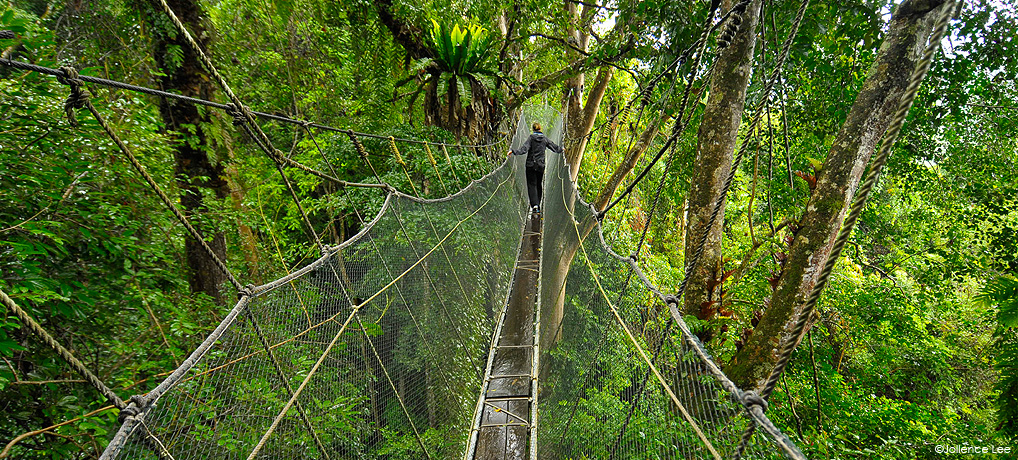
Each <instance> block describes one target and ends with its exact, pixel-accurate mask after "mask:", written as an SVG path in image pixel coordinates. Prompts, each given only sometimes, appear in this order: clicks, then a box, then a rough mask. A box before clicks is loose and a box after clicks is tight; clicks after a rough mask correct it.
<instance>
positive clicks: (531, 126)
mask: <svg viewBox="0 0 1018 460" xmlns="http://www.w3.org/2000/svg"><path fill="white" fill-rule="evenodd" d="M530 128H531V129H533V130H534V131H537V132H541V124H540V123H538V122H536V121H535V122H534V124H532V125H530Z"/></svg>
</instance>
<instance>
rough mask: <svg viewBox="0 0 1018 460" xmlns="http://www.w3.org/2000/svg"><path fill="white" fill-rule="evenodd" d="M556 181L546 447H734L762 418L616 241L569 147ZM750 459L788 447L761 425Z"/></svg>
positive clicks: (616, 451)
mask: <svg viewBox="0 0 1018 460" xmlns="http://www.w3.org/2000/svg"><path fill="white" fill-rule="evenodd" d="M545 184H546V189H545V198H544V203H543V209H544V210H545V217H544V219H545V220H544V230H543V233H544V235H543V238H544V241H543V247H542V251H543V252H542V262H541V272H542V273H541V283H542V285H541V295H540V302H541V305H540V309H541V319H540V321H541V358H540V359H541V361H540V362H541V375H540V382H541V383H540V390H539V398H538V401H539V418H538V436H537V440H538V452H539V455H538V458H541V459H630V458H640V459H671V458H703V459H713V458H732V457H733V454H734V453H735V451H736V450H737V446H738V444H739V440H740V437H741V436H742V433H743V432H744V431H745V429H746V427H747V426H748V425H749V424H750V423H751V421H750V419H749V418H748V416H747V414H746V410H745V409H744V408H743V406H742V404H740V403H739V402H738V398H737V397H733V396H735V395H732V394H730V393H729V392H728V391H726V390H725V388H724V387H723V386H722V385H721V382H720V381H719V380H718V378H717V377H716V376H715V375H714V374H712V373H711V372H709V369H708V368H707V365H706V363H705V361H703V360H702V358H701V357H700V356H698V355H697V354H696V353H694V349H693V348H691V345H690V344H689V343H688V340H687V336H685V335H684V332H683V330H682V329H680V327H678V326H677V325H676V324H675V323H674V322H673V321H672V319H671V316H670V314H669V309H668V308H667V307H666V305H665V302H664V299H663V298H662V297H661V295H660V293H658V292H656V290H655V289H654V288H653V287H652V286H650V285H649V283H647V282H646V278H645V277H643V275H642V273H640V272H639V269H638V268H637V267H636V265H635V264H634V263H633V262H632V261H631V260H630V259H629V258H623V257H621V256H619V255H617V254H615V253H614V252H612V251H611V250H610V249H609V248H608V247H607V245H606V244H605V242H604V239H603V236H602V234H601V228H600V225H599V223H598V222H597V219H596V218H595V216H594V213H593V210H592V209H591V208H590V207H589V206H588V205H587V204H585V203H583V202H582V200H579V199H578V197H577V194H576V190H575V188H574V185H573V183H572V181H571V180H570V178H569V170H568V166H567V165H566V164H565V163H564V160H563V158H562V156H561V155H549V157H548V169H547V171H546V175H545ZM649 362H652V363H653V364H654V368H653V369H652V368H651V366H650V365H649V364H648V363H649ZM742 458H784V455H783V454H782V453H781V451H780V450H779V449H778V448H777V447H776V446H775V445H772V444H771V442H770V440H769V438H767V437H766V435H764V434H759V433H758V434H756V435H754V436H753V438H752V439H751V441H750V443H749V445H748V448H747V449H746V451H745V453H744V454H743V456H742Z"/></svg>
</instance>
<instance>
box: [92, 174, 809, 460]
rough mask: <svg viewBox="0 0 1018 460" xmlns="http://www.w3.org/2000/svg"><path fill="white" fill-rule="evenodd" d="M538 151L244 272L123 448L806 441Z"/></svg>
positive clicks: (289, 452)
mask: <svg viewBox="0 0 1018 460" xmlns="http://www.w3.org/2000/svg"><path fill="white" fill-rule="evenodd" d="M523 161H524V158H523V157H518V156H512V157H510V158H508V159H506V160H505V162H504V163H503V164H502V165H501V166H499V167H498V168H496V169H495V170H494V171H493V172H491V173H489V174H487V175H486V176H484V177H483V178H481V179H479V180H476V181H474V182H473V183H471V184H470V185H469V186H468V187H467V188H466V189H464V190H462V191H460V192H458V193H456V194H454V195H452V196H449V197H447V198H443V199H437V200H424V199H419V198H415V197H412V196H409V195H404V194H402V193H400V192H397V191H390V192H389V194H388V196H387V198H386V199H385V202H384V205H383V206H382V209H381V211H380V212H379V214H378V215H377V216H376V217H375V219H374V220H372V221H371V222H370V223H368V224H366V225H365V226H364V228H363V230H362V231H361V232H360V233H359V234H358V235H356V236H355V237H353V238H351V239H350V240H348V241H346V242H345V243H343V244H342V245H340V246H337V247H330V248H328V249H327V250H326V251H325V254H324V255H323V256H322V257H321V258H320V259H318V260H317V261H315V262H314V263H312V264H310V265H308V266H306V267H304V268H303V269H301V270H299V271H297V272H294V273H292V274H290V275H289V276H286V277H284V278H282V279H279V280H276V281H274V282H271V283H269V284H266V285H262V286H249V287H247V288H245V289H242V290H241V291H240V293H239V296H240V300H239V301H238V302H237V304H236V306H235V307H234V308H233V309H232V311H230V312H229V314H228V315H227V316H226V317H225V318H224V319H223V320H222V322H221V323H220V324H219V326H218V327H217V328H216V329H215V331H214V332H213V333H212V334H211V335H210V336H209V337H208V338H207V339H206V340H205V341H204V342H203V343H202V344H201V345H200V346H199V347H198V348H197V349H196V350H194V352H193V353H192V354H191V355H190V356H189V357H188V358H187V360H186V361H185V362H184V363H183V365H182V366H181V367H180V368H178V369H177V370H176V371H175V372H173V374H172V375H170V376H169V377H168V378H166V380H165V381H164V382H162V383H161V384H160V385H159V386H158V387H156V388H155V389H154V390H152V391H150V392H149V393H147V394H145V395H140V396H136V397H134V398H132V399H131V400H130V402H129V403H128V405H127V408H126V409H124V410H123V411H122V412H121V414H122V416H121V420H122V422H123V424H122V426H121V428H120V430H119V431H118V432H117V433H116V435H115V436H114V438H113V439H112V441H111V443H110V445H109V447H108V448H107V450H106V452H105V454H104V455H103V457H104V458H109V459H114V458H117V459H134V458H152V459H171V458H172V459H178V460H179V459H206V458H248V459H256V458H273V459H289V458H321V459H354V458H357V459H360V458H393V459H396V458H400V459H402V458H409V459H465V460H469V459H485V460H487V459H537V458H541V459H582V458H587V459H595V458H596V459H632V458H641V459H643V458H655V459H656V458H662V459H669V458H703V459H721V458H786V457H788V456H791V457H794V458H801V454H800V453H799V452H798V450H797V449H796V448H795V446H794V445H792V443H791V442H790V441H789V440H788V439H787V438H786V437H785V436H783V435H782V434H781V433H780V431H778V430H777V428H775V427H774V426H773V424H771V423H770V421H769V420H767V418H766V416H765V415H764V414H763V408H762V407H761V406H762V405H761V404H760V403H759V402H758V401H755V400H754V398H752V393H750V392H747V393H743V392H742V391H740V390H739V389H738V388H736V387H735V386H734V385H732V383H731V382H730V381H728V380H727V378H725V377H724V375H723V374H722V373H721V372H720V371H719V370H718V368H717V366H716V365H715V364H714V363H713V362H712V361H711V358H710V356H709V355H708V354H707V353H706V351H705V350H704V349H703V347H702V346H701V345H700V344H699V342H698V341H697V340H696V339H695V337H694V336H692V335H691V334H690V333H689V330H688V328H687V327H686V326H685V324H684V323H683V322H682V319H681V317H680V316H679V315H678V314H677V310H676V309H675V308H674V307H675V300H674V298H668V297H665V296H662V295H661V294H660V293H659V292H658V291H657V290H656V289H655V288H654V287H653V286H652V285H651V284H650V283H649V281H648V279H647V277H646V276H644V274H643V273H642V272H641V271H640V270H639V268H638V267H637V266H636V264H635V263H634V262H633V261H632V260H631V259H629V258H623V257H620V256H618V255H617V254H615V253H614V252H612V251H611V250H610V249H609V248H608V246H607V245H606V244H605V242H604V239H603V236H602V233H601V228H600V224H599V222H598V220H597V219H596V216H595V214H594V212H593V211H592V209H591V208H590V207H589V206H588V205H586V204H585V203H584V202H583V201H582V200H580V199H579V198H578V196H577V193H576V190H575V188H574V184H573V183H572V182H571V181H570V180H569V179H568V174H567V171H568V167H567V166H566V165H565V163H564V161H563V160H562V158H561V156H558V155H551V156H549V166H548V169H547V170H546V174H545V184H546V191H545V198H544V204H543V206H542V210H543V211H544V214H543V215H537V214H531V213H530V212H529V210H528V203H527V198H526V191H525V190H526V184H525V178H524V174H523V163H522V162H523ZM747 396H748V397H747ZM751 427H755V429H750V428H751Z"/></svg>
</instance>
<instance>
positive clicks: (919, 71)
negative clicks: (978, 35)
mask: <svg viewBox="0 0 1018 460" xmlns="http://www.w3.org/2000/svg"><path fill="white" fill-rule="evenodd" d="M945 5H946V6H944V7H942V8H944V11H943V13H942V14H941V15H940V17H939V18H938V19H937V23H936V24H935V25H934V31H933V34H932V35H931V36H930V42H929V44H928V46H927V47H926V51H925V53H924V54H923V56H922V59H921V60H920V61H919V66H918V67H916V69H915V71H913V72H912V78H911V80H910V81H909V84H908V86H907V87H906V89H905V93H904V95H903V96H902V98H901V101H900V102H899V103H898V108H897V110H896V111H895V113H894V118H892V119H891V124H890V126H889V127H888V129H887V132H886V134H884V139H883V141H882V142H881V143H880V150H879V152H878V153H877V155H876V157H874V159H873V162H872V163H871V165H870V170H869V172H868V173H867V175H866V178H865V179H864V180H863V183H862V185H861V186H860V187H859V191H858V192H857V193H856V196H855V199H854V201H853V202H852V207H851V210H850V212H849V214H848V217H847V218H846V219H845V222H844V224H843V225H842V227H841V230H840V231H839V232H838V237H837V239H836V240H835V241H834V246H833V247H832V248H831V254H830V256H829V257H828V259H827V262H826V263H825V264H824V269H823V271H821V272H820V277H819V278H818V279H817V283H816V284H815V285H814V286H813V290H812V291H810V295H809V297H807V298H806V302H805V303H804V304H803V307H802V312H801V313H800V314H799V318H798V320H797V321H796V325H795V328H794V329H793V330H792V334H791V336H790V338H792V340H788V341H787V342H786V343H785V345H784V347H783V348H782V352H781V355H780V359H779V361H778V364H777V365H775V367H774V370H773V371H772V372H771V374H770V376H769V377H768V378H767V382H766V384H765V385H764V387H763V390H762V391H761V392H760V394H761V396H763V397H764V398H766V397H767V396H769V395H770V393H771V391H773V390H774V386H775V385H776V384H777V381H778V378H779V377H780V376H781V372H782V371H783V370H784V368H785V365H786V364H787V363H788V359H789V357H790V356H791V354H792V351H793V350H795V346H796V344H798V343H799V341H800V340H801V337H802V334H804V331H805V329H806V327H805V326H806V323H807V322H808V320H809V317H810V316H811V315H812V313H813V310H814V309H815V308H816V303H817V300H819V299H820V295H821V294H822V293H823V290H824V287H825V286H826V285H827V280H828V278H829V277H830V275H831V272H832V271H833V270H834V265H835V264H836V263H837V262H838V257H839V256H840V255H841V250H842V249H844V247H845V243H847V242H848V238H849V237H850V236H851V234H852V230H853V229H854V228H855V224H856V222H857V221H858V220H859V215H860V214H862V210H863V209H864V208H865V207H866V200H867V198H869V194H870V192H871V191H873V187H874V185H876V182H877V180H878V179H879V178H880V172H881V170H883V168H884V165H886V164H887V159H888V157H889V156H890V154H891V149H893V148H894V143H895V141H897V139H898V135H899V134H900V133H901V127H902V126H903V125H904V124H905V118H906V117H907V116H908V111H909V109H910V108H911V107H912V103H913V102H914V101H915V97H916V94H917V93H918V91H919V85H921V84H922V82H923V79H925V77H926V73H927V72H928V71H929V70H930V65H931V63H932V62H933V56H934V54H936V52H937V50H938V49H939V48H940V40H941V39H942V38H943V37H944V34H945V32H946V30H947V26H948V23H949V21H950V19H951V16H952V15H953V13H954V0H947V2H945Z"/></svg>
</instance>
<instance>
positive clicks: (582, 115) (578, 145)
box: [565, 67, 615, 181]
mask: <svg viewBox="0 0 1018 460" xmlns="http://www.w3.org/2000/svg"><path fill="white" fill-rule="evenodd" d="M614 70H615V69H614V68H612V67H601V68H600V69H599V70H598V71H597V77H595V78H594V84H593V85H591V87H590V89H589V90H588V91H587V99H586V101H584V103H583V107H582V108H580V107H579V106H578V105H577V106H576V107H573V105H572V103H571V102H570V108H569V118H568V119H567V122H568V124H567V125H566V138H567V139H568V140H569V142H568V143H567V145H566V147H565V156H566V162H568V163H569V167H570V170H569V177H571V178H572V179H573V180H574V181H575V180H576V176H577V175H578V174H579V173H580V161H582V160H583V151H584V150H585V149H586V148H587V141H588V140H589V138H590V131H591V130H592V129H594V120H595V119H596V118H597V114H598V112H599V111H600V108H601V101H602V100H603V99H604V94H605V91H607V90H608V83H609V82H610V81H611V78H612V75H613V74H614V73H615V72H614ZM580 76H581V77H582V74H581V75H580ZM581 86H582V85H581Z"/></svg>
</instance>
